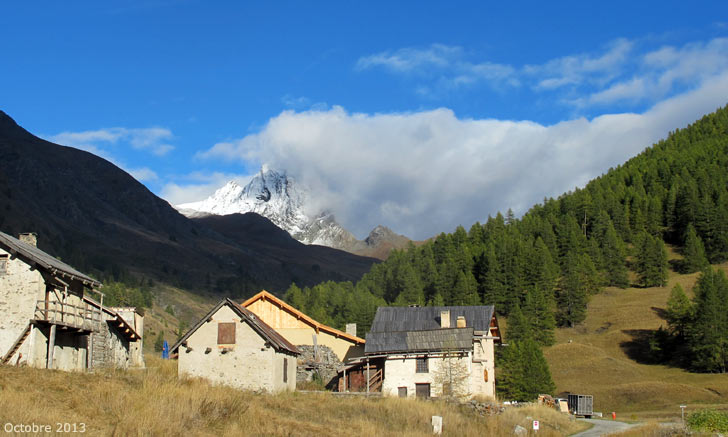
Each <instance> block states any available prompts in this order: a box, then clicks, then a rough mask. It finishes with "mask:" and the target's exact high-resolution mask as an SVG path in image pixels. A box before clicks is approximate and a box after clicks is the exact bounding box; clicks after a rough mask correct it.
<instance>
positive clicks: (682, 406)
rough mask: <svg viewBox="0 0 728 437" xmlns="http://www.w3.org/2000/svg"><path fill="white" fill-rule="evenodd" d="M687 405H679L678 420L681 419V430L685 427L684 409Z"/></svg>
mask: <svg viewBox="0 0 728 437" xmlns="http://www.w3.org/2000/svg"><path fill="white" fill-rule="evenodd" d="M687 407H688V406H687V405H680V418H681V419H682V424H683V428H684V427H685V409H686V408H687Z"/></svg>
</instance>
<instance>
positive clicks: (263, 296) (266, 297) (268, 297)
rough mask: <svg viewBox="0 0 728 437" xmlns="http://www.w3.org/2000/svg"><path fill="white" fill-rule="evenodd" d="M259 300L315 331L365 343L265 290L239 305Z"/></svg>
mask: <svg viewBox="0 0 728 437" xmlns="http://www.w3.org/2000/svg"><path fill="white" fill-rule="evenodd" d="M259 300H263V301H268V302H270V303H272V304H273V305H275V306H277V307H279V308H281V309H282V310H284V311H286V312H288V313H290V314H291V315H293V316H294V317H296V318H297V319H299V320H302V321H304V322H305V323H307V324H308V325H310V326H311V327H312V328H314V329H315V330H316V331H317V332H318V331H324V332H326V333H329V334H331V335H333V336H335V337H340V338H344V339H346V340H349V341H351V342H353V343H356V344H365V343H366V340H364V339H363V338H360V337H357V336H356V335H351V334H347V333H346V332H343V331H339V330H338V329H335V328H332V327H331V326H328V325H324V324H323V323H321V322H317V321H316V320H314V319H312V318H311V317H309V316H307V315H306V314H304V313H302V312H301V311H299V310H297V309H296V308H294V307H292V306H291V305H289V304H287V303H286V302H284V301H283V300H282V299H279V298H277V297H276V296H274V295H273V294H272V293H269V292H267V291H266V290H262V291H261V292H260V293H258V294H256V295H255V296H253V297H251V298H250V299H248V300H246V301H245V302H243V303H242V304H241V305H242V306H243V307H245V308H247V307H249V306H250V305H252V304H253V303H254V302H257V301H259Z"/></svg>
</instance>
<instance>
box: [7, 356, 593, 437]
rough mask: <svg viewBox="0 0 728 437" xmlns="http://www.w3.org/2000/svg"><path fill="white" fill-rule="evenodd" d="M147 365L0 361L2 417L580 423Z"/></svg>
mask: <svg viewBox="0 0 728 437" xmlns="http://www.w3.org/2000/svg"><path fill="white" fill-rule="evenodd" d="M147 364H148V368H147V369H146V370H130V371H118V370H117V371H112V370H109V371H99V372H95V373H91V374H84V373H66V372H60V371H55V370H43V369H32V368H27V367H20V368H17V367H11V366H0V423H2V424H5V423H13V424H31V423H36V424H49V425H52V426H54V427H55V424H56V423H58V422H60V423H71V424H73V423H75V424H77V426H80V424H84V427H85V429H86V434H87V435H110V436H178V435H186V436H188V435H192V436H208V435H209V436H212V435H221V436H233V435H234V436H239V435H251V436H252V435H255V436H289V435H290V436H293V435H295V436H317V437H321V436H340V435H366V436H374V435H376V436H421V435H427V434H430V433H431V431H432V428H431V425H430V423H431V416H433V415H440V416H443V423H444V433H443V435H457V436H458V437H466V436H500V435H504V434H510V433H512V431H513V428H514V427H515V426H516V425H521V426H523V427H526V428H527V429H530V423H531V420H540V421H541V431H540V432H539V436H557V435H568V434H571V433H573V432H576V431H579V430H582V429H585V428H586V427H587V425H586V424H584V423H580V422H575V421H573V420H570V419H569V417H568V416H567V415H564V414H560V413H558V412H556V411H555V410H553V409H548V408H545V407H536V406H533V407H523V408H511V409H509V410H507V411H506V412H505V413H503V414H500V415H497V416H488V417H481V416H479V415H477V414H476V413H474V412H473V411H472V410H471V409H469V408H467V407H461V406H459V405H453V404H446V403H443V402H435V401H431V402H425V401H417V400H408V399H398V398H385V399H382V398H368V399H367V398H361V397H345V398H342V397H335V396H333V395H331V394H328V393H283V394H277V395H266V394H256V393H252V392H246V391H241V390H235V389H231V388H227V387H219V386H217V387H216V386H211V385H210V384H208V383H207V382H205V381H202V380H197V379H189V380H178V378H177V371H176V362H174V361H165V360H161V359H158V358H154V357H149V358H148V359H147Z"/></svg>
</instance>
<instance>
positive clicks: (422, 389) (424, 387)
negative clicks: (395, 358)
mask: <svg viewBox="0 0 728 437" xmlns="http://www.w3.org/2000/svg"><path fill="white" fill-rule="evenodd" d="M415 394H416V395H417V397H418V398H420V399H427V398H429V397H430V384H415Z"/></svg>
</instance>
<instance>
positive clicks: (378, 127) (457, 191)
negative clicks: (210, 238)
mask: <svg viewBox="0 0 728 437" xmlns="http://www.w3.org/2000/svg"><path fill="white" fill-rule="evenodd" d="M726 95H728V73H723V74H721V75H719V76H714V77H711V78H709V79H708V80H706V81H705V82H704V83H703V85H702V86H701V87H699V88H697V89H694V90H692V91H689V92H686V93H684V94H681V95H679V96H676V97H673V98H670V99H668V100H665V101H662V102H660V103H659V104H656V105H655V106H653V107H652V108H651V109H650V110H648V111H646V112H644V113H641V114H634V113H622V114H610V115H603V116H600V117H597V118H595V119H592V120H587V119H584V118H581V119H576V120H571V121H564V122H561V123H558V124H555V125H550V126H545V125H541V124H538V123H534V122H530V121H502V120H493V119H483V120H473V119H458V118H457V117H456V116H455V115H454V113H453V112H452V111H451V110H449V109H437V110H433V111H425V112H411V113H391V114H373V115H372V114H360V113H348V112H347V111H345V110H344V109H343V108H341V107H333V108H332V109H330V110H326V111H305V112H294V111H285V112H282V113H281V114H279V115H278V116H276V117H274V118H272V119H270V120H269V122H268V123H267V125H266V126H265V127H264V128H263V129H262V130H261V131H260V132H259V133H256V134H251V135H248V136H246V137H244V138H242V139H240V140H236V141H230V142H226V143H220V144H216V145H214V146H213V147H211V148H210V149H209V150H207V151H204V152H201V153H199V156H200V157H202V158H207V159H223V160H226V161H229V160H239V161H241V162H244V163H246V164H250V163H251V162H259V163H265V164H268V165H270V166H271V167H273V168H280V169H286V170H288V172H289V173H290V174H292V175H294V176H296V177H298V178H299V179H301V180H302V181H303V182H304V183H306V184H307V185H309V186H310V187H311V189H312V192H313V193H315V197H316V199H317V200H318V201H320V203H321V206H326V207H329V208H331V209H332V210H333V212H334V213H335V214H336V216H337V218H338V219H339V221H341V223H342V224H343V225H344V226H345V227H348V228H349V229H350V230H352V231H353V232H354V233H355V234H356V235H357V236H359V237H363V236H364V235H366V233H367V232H368V231H369V230H370V229H371V228H372V227H374V226H375V225H377V224H384V225H388V226H391V227H392V228H394V229H395V230H396V231H397V232H401V233H404V234H405V235H408V236H410V237H413V238H427V237H430V236H432V235H435V234H437V233H439V232H441V231H450V230H452V229H453V228H454V227H455V226H456V225H458V224H463V225H465V226H470V225H471V224H472V223H474V222H475V221H477V220H481V221H482V220H484V219H486V218H487V216H488V215H489V214H494V213H496V212H497V211H498V210H501V211H503V210H506V209H508V208H509V207H512V208H513V209H514V210H515V211H516V212H517V213H522V212H524V211H525V210H526V209H527V208H529V207H530V206H531V205H533V204H534V203H536V202H540V201H541V200H542V199H543V197H544V196H558V195H559V194H561V193H563V192H564V191H567V190H570V189H573V188H574V187H575V186H581V185H583V184H584V183H586V182H587V181H588V180H590V179H591V178H593V177H595V176H598V175H599V174H601V173H602V172H604V171H606V170H607V169H609V168H610V167H613V166H616V165H619V164H621V163H623V162H624V161H625V160H627V159H628V158H630V157H632V156H634V155H635V154H637V153H639V152H640V151H641V150H643V149H644V148H645V147H647V146H649V145H651V144H652V143H654V142H655V141H657V140H659V139H660V138H664V137H665V136H666V135H667V133H668V132H669V131H671V130H674V129H675V128H678V127H682V126H684V125H686V124H687V123H689V122H692V121H693V120H695V119H696V118H699V117H700V116H701V115H702V114H705V113H707V112H711V111H713V110H715V109H716V108H718V107H719V106H722V105H724V104H725V96H726ZM213 185H215V184H213ZM220 185H221V184H216V185H215V187H219V186H220ZM172 188H176V187H170V189H169V192H170V193H172V192H173V189H172ZM170 195H171V194H170ZM165 197H167V196H165ZM168 198H169V197H168ZM199 198H201V197H200V196H199V195H198V196H196V198H194V199H193V198H190V199H185V200H199Z"/></svg>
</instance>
